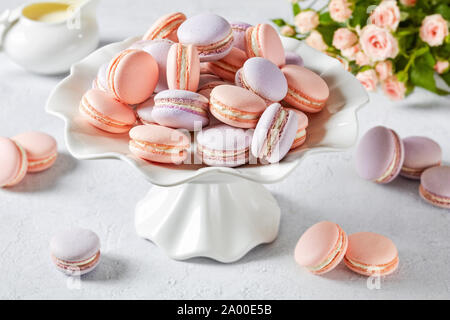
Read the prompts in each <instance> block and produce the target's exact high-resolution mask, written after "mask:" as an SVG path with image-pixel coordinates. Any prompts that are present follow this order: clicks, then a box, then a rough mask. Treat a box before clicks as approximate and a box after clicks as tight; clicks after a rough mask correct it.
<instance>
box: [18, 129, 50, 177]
mask: <svg viewBox="0 0 450 320" xmlns="http://www.w3.org/2000/svg"><path fill="white" fill-rule="evenodd" d="M13 140H14V141H16V142H17V143H19V144H20V145H21V146H22V147H23V148H24V149H25V151H26V153H27V158H28V172H40V171H44V170H46V169H48V168H50V167H51V166H52V165H53V164H54V163H55V161H56V158H57V154H58V146H57V143H56V140H55V138H53V137H52V136H50V135H48V134H46V133H43V132H37V131H29V132H24V133H21V134H19V135H17V136H15V137H13ZM45 160H47V161H45ZM36 161H37V162H39V161H44V163H42V164H39V163H38V164H33V162H36Z"/></svg>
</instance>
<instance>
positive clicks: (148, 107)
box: [136, 96, 156, 124]
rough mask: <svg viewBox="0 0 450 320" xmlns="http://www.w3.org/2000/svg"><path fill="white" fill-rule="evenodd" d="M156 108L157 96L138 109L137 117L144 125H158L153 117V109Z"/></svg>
mask: <svg viewBox="0 0 450 320" xmlns="http://www.w3.org/2000/svg"><path fill="white" fill-rule="evenodd" d="M154 106H155V96H151V97H150V98H149V99H147V100H145V101H144V102H142V103H141V104H139V105H138V106H137V107H136V115H137V117H138V118H139V120H141V122H142V123H143V124H152V123H154V124H155V123H156V121H155V119H153V117H152V112H153V107H154Z"/></svg>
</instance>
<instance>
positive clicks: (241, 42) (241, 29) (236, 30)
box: [230, 22, 252, 51]
mask: <svg viewBox="0 0 450 320" xmlns="http://www.w3.org/2000/svg"><path fill="white" fill-rule="evenodd" d="M230 25H231V29H232V30H233V38H234V41H233V46H234V47H235V48H238V49H241V50H243V51H245V49H246V48H245V47H246V46H245V31H246V30H247V29H248V28H250V27H251V26H252V25H251V24H248V23H245V22H231V23H230Z"/></svg>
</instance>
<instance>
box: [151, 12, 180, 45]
mask: <svg viewBox="0 0 450 320" xmlns="http://www.w3.org/2000/svg"><path fill="white" fill-rule="evenodd" d="M184 21H186V16H185V15H184V14H183V13H181V12H174V13H169V14H167V15H164V16H162V17H160V18H159V19H158V20H156V21H155V23H154V24H153V25H152V26H151V27H150V29H149V30H148V31H147V32H146V33H145V35H144V37H143V40H155V39H169V40H172V41H174V42H178V37H177V30H178V28H179V26H180V25H181V24H182V23H183V22H184ZM165 29H166V30H167V31H166V30H165ZM163 30H164V31H163Z"/></svg>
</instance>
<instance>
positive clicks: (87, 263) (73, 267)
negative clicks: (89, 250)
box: [52, 251, 100, 271]
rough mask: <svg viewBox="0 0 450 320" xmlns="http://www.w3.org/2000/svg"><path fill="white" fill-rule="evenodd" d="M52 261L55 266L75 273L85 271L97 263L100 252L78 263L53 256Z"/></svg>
mask: <svg viewBox="0 0 450 320" xmlns="http://www.w3.org/2000/svg"><path fill="white" fill-rule="evenodd" d="M52 257H53V259H54V260H55V262H56V265H57V266H58V267H60V268H62V269H65V270H70V271H77V270H85V269H88V268H90V267H92V266H93V265H94V264H96V263H97V261H98V260H99V259H100V251H97V253H96V254H95V255H93V256H92V257H90V258H88V259H86V260H80V261H65V260H61V259H58V258H56V257H55V256H53V255H52Z"/></svg>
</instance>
